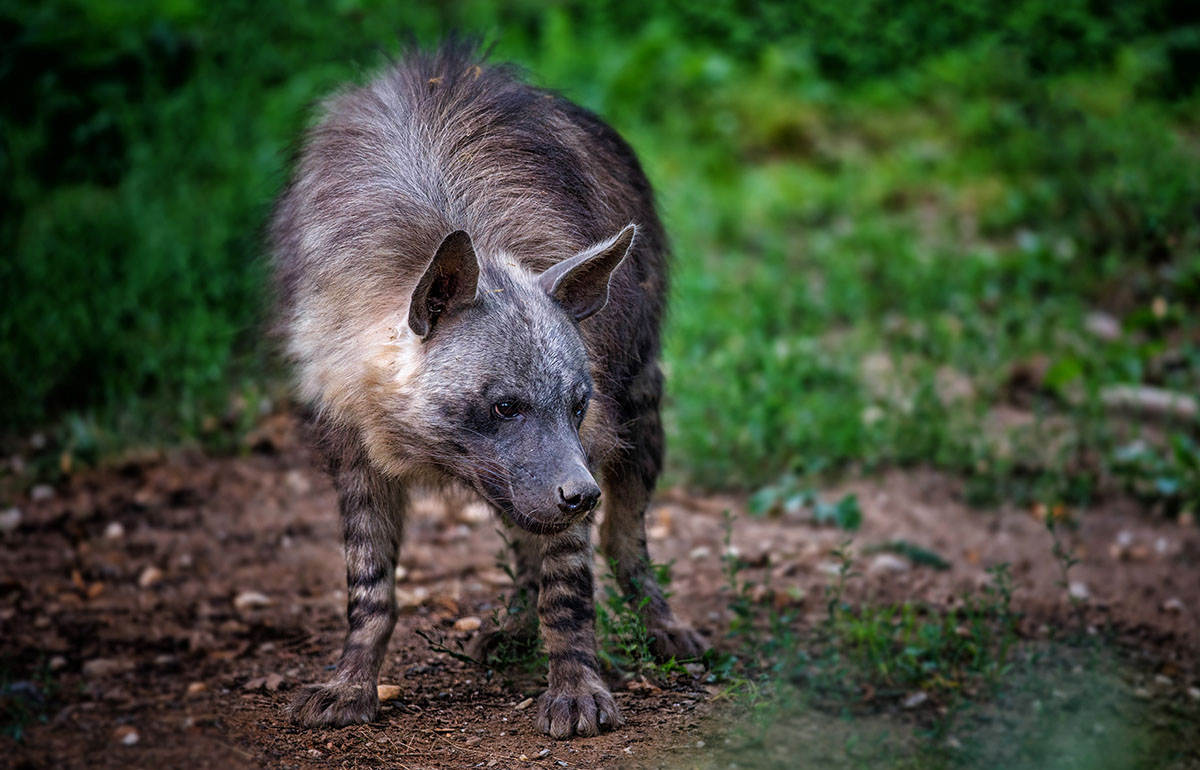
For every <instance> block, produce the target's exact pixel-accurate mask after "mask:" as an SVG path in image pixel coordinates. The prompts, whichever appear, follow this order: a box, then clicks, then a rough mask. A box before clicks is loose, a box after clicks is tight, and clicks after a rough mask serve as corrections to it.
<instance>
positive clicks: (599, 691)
mask: <svg viewBox="0 0 1200 770" xmlns="http://www.w3.org/2000/svg"><path fill="white" fill-rule="evenodd" d="M621 724H623V720H622V719H621V712H620V710H619V709H618V708H617V702H616V701H615V700H613V697H612V695H611V694H610V693H609V692H608V690H606V689H605V688H604V685H603V684H599V683H598V682H597V683H586V682H584V683H580V684H579V685H577V686H576V687H572V688H563V689H561V690H558V691H554V690H547V691H546V692H545V693H543V694H542V697H541V698H540V699H539V700H538V715H537V728H538V729H539V730H541V731H542V732H543V733H546V734H547V735H549V736H550V737H552V738H554V739H556V740H564V739H566V738H570V737H571V736H572V735H578V736H581V737H587V736H591V735H598V734H599V733H600V730H601V729H609V728H613V727H618V726H620V725H621Z"/></svg>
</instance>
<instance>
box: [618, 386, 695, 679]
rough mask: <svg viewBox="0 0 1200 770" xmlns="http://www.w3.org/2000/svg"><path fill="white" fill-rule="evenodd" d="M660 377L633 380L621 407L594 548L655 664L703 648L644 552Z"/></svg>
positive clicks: (658, 429)
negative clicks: (645, 636)
mask: <svg viewBox="0 0 1200 770" xmlns="http://www.w3.org/2000/svg"><path fill="white" fill-rule="evenodd" d="M661 395H662V374H661V373H660V372H659V370H658V367H657V366H656V365H652V366H648V367H646V368H645V369H644V370H643V371H642V373H641V375H640V376H638V377H636V378H635V379H634V380H633V382H632V384H631V386H630V388H629V392H627V393H625V394H624V395H623V397H622V398H621V399H619V400H618V403H619V404H620V405H621V408H620V413H619V420H618V424H620V425H621V435H620V437H621V440H622V448H621V449H620V450H618V451H617V452H614V453H613V455H611V456H610V457H609V458H608V459H607V460H606V461H605V464H604V468H603V474H602V478H603V482H602V483H603V485H604V521H603V522H602V523H601V525H600V548H601V550H602V551H603V553H604V555H605V556H606V557H607V558H609V559H612V560H613V561H614V562H616V573H617V575H616V577H617V583H618V584H619V585H620V586H621V591H622V592H624V594H625V595H626V596H628V597H630V601H631V603H632V604H633V606H634V607H639V608H641V613H642V618H643V620H644V621H645V623H646V628H647V629H648V630H649V632H650V634H651V636H653V637H654V642H653V649H654V654H655V655H656V656H657V657H658V658H659V659H661V660H670V659H671V658H677V659H685V658H695V657H699V656H700V655H702V654H703V653H704V651H705V649H707V647H708V643H707V642H705V641H704V638H703V637H701V636H700V635H699V634H697V633H696V632H695V631H694V630H693V629H692V628H691V626H689V625H687V624H686V623H682V622H680V621H679V620H677V619H676V618H675V615H674V614H673V613H672V612H671V607H670V606H669V605H668V604H667V600H666V597H664V596H663V593H662V589H661V588H659V585H658V581H657V580H656V579H655V577H654V574H653V572H652V571H651V569H650V554H649V552H648V551H647V550H646V506H647V505H648V504H649V502H650V495H651V494H652V493H653V492H654V485H655V484H656V483H657V482H658V474H659V472H660V471H661V470H662V454H663V430H662V421H661V420H660V419H659V414H658V405H659V400H660V398H661Z"/></svg>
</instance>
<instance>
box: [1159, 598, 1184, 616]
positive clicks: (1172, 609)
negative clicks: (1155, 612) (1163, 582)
mask: <svg viewBox="0 0 1200 770" xmlns="http://www.w3.org/2000/svg"><path fill="white" fill-rule="evenodd" d="M1162 610H1163V612H1166V613H1168V614H1171V615H1179V614H1182V613H1183V600H1181V599H1180V598H1179V597H1177V596H1172V597H1171V598H1170V599H1167V600H1166V601H1165V602H1163V603H1162Z"/></svg>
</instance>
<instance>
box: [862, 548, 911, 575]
mask: <svg viewBox="0 0 1200 770" xmlns="http://www.w3.org/2000/svg"><path fill="white" fill-rule="evenodd" d="M909 569H910V565H909V563H908V560H907V559H902V558H900V557H899V556H896V555H895V554H891V553H881V554H879V555H877V556H876V557H875V558H874V559H872V560H871V566H870V567H868V568H867V572H870V573H871V574H874V575H878V574H881V573H896V572H907V571H908V570H909Z"/></svg>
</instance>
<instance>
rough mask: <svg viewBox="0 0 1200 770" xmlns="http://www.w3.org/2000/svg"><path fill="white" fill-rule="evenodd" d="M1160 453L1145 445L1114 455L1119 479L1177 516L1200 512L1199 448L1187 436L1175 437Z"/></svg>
mask: <svg viewBox="0 0 1200 770" xmlns="http://www.w3.org/2000/svg"><path fill="white" fill-rule="evenodd" d="M1166 444H1167V446H1166V447H1165V448H1163V449H1158V448H1155V447H1153V446H1152V445H1150V444H1147V443H1146V442H1143V441H1138V442H1135V443H1132V444H1126V445H1125V446H1123V447H1120V448H1119V449H1117V450H1116V452H1115V453H1114V458H1113V460H1114V465H1115V468H1116V472H1117V475H1118V476H1119V477H1120V478H1121V479H1122V480H1123V481H1124V482H1125V484H1126V485H1127V487H1128V488H1129V490H1130V491H1131V492H1133V493H1134V494H1135V495H1137V496H1138V497H1140V498H1141V499H1143V500H1146V501H1147V502H1150V503H1154V504H1158V505H1161V506H1163V507H1164V508H1165V509H1166V510H1167V512H1169V513H1171V514H1174V515H1178V514H1180V513H1189V514H1191V515H1193V516H1194V515H1196V513H1197V511H1200V444H1197V443H1196V441H1195V440H1193V439H1192V438H1191V437H1190V436H1188V435H1187V434H1185V433H1172V434H1170V435H1169V436H1168V437H1167V442H1166Z"/></svg>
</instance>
